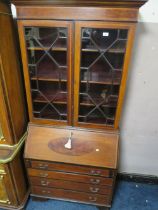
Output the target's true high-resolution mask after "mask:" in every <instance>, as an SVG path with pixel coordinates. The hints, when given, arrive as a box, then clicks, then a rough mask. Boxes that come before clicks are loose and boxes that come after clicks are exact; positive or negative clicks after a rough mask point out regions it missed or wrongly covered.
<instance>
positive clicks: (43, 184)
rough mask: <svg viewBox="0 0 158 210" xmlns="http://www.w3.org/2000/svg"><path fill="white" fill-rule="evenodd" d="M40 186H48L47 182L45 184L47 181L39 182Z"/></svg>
mask: <svg viewBox="0 0 158 210" xmlns="http://www.w3.org/2000/svg"><path fill="white" fill-rule="evenodd" d="M41 185H42V186H48V185H49V182H47V181H41Z"/></svg>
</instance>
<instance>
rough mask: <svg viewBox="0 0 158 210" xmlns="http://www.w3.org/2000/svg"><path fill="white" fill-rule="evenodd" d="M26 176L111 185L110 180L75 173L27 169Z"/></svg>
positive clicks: (111, 181) (111, 180)
mask: <svg viewBox="0 0 158 210" xmlns="http://www.w3.org/2000/svg"><path fill="white" fill-rule="evenodd" d="M28 175H29V176H36V177H41V178H48V179H59V180H67V181H74V182H83V183H90V184H96V185H108V186H112V185H113V179H112V178H103V177H95V176H88V175H81V174H75V173H74V174H73V173H64V172H57V171H44V170H38V169H31V168H29V169H28Z"/></svg>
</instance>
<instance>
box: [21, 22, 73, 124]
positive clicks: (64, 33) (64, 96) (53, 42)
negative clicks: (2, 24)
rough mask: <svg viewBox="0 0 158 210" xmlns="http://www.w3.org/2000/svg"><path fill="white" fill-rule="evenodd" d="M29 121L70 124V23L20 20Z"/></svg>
mask: <svg viewBox="0 0 158 210" xmlns="http://www.w3.org/2000/svg"><path fill="white" fill-rule="evenodd" d="M18 24H19V34H20V43H21V49H22V59H23V67H24V76H25V85H26V91H27V100H28V105H29V115H30V121H31V122H36V123H40V122H41V123H46V124H56V125H57V124H61V125H62V124H63V125H70V124H71V107H72V106H71V101H72V100H71V82H72V78H71V42H72V39H71V34H72V29H71V23H70V22H66V21H42V20H40V21H19V23H18Z"/></svg>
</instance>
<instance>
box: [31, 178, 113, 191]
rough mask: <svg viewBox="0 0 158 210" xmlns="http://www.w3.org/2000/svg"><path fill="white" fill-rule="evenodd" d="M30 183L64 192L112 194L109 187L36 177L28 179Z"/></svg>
mask: <svg viewBox="0 0 158 210" xmlns="http://www.w3.org/2000/svg"><path fill="white" fill-rule="evenodd" d="M30 183H31V185H33V186H43V187H44V186H45V187H54V188H59V189H65V190H75V191H82V192H88V193H97V194H104V195H111V194H112V187H109V186H103V187H102V186H99V185H93V184H85V183H80V182H71V181H64V180H58V179H44V178H38V177H30Z"/></svg>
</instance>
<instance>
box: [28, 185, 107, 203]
mask: <svg viewBox="0 0 158 210" xmlns="http://www.w3.org/2000/svg"><path fill="white" fill-rule="evenodd" d="M32 194H35V195H40V196H45V197H52V198H59V199H64V200H72V201H73V200H74V201H81V202H86V203H91V204H95V205H96V204H100V205H109V203H110V198H109V197H108V196H105V195H98V194H91V193H83V192H76V191H71V190H63V189H53V188H46V187H39V186H33V187H32Z"/></svg>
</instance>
